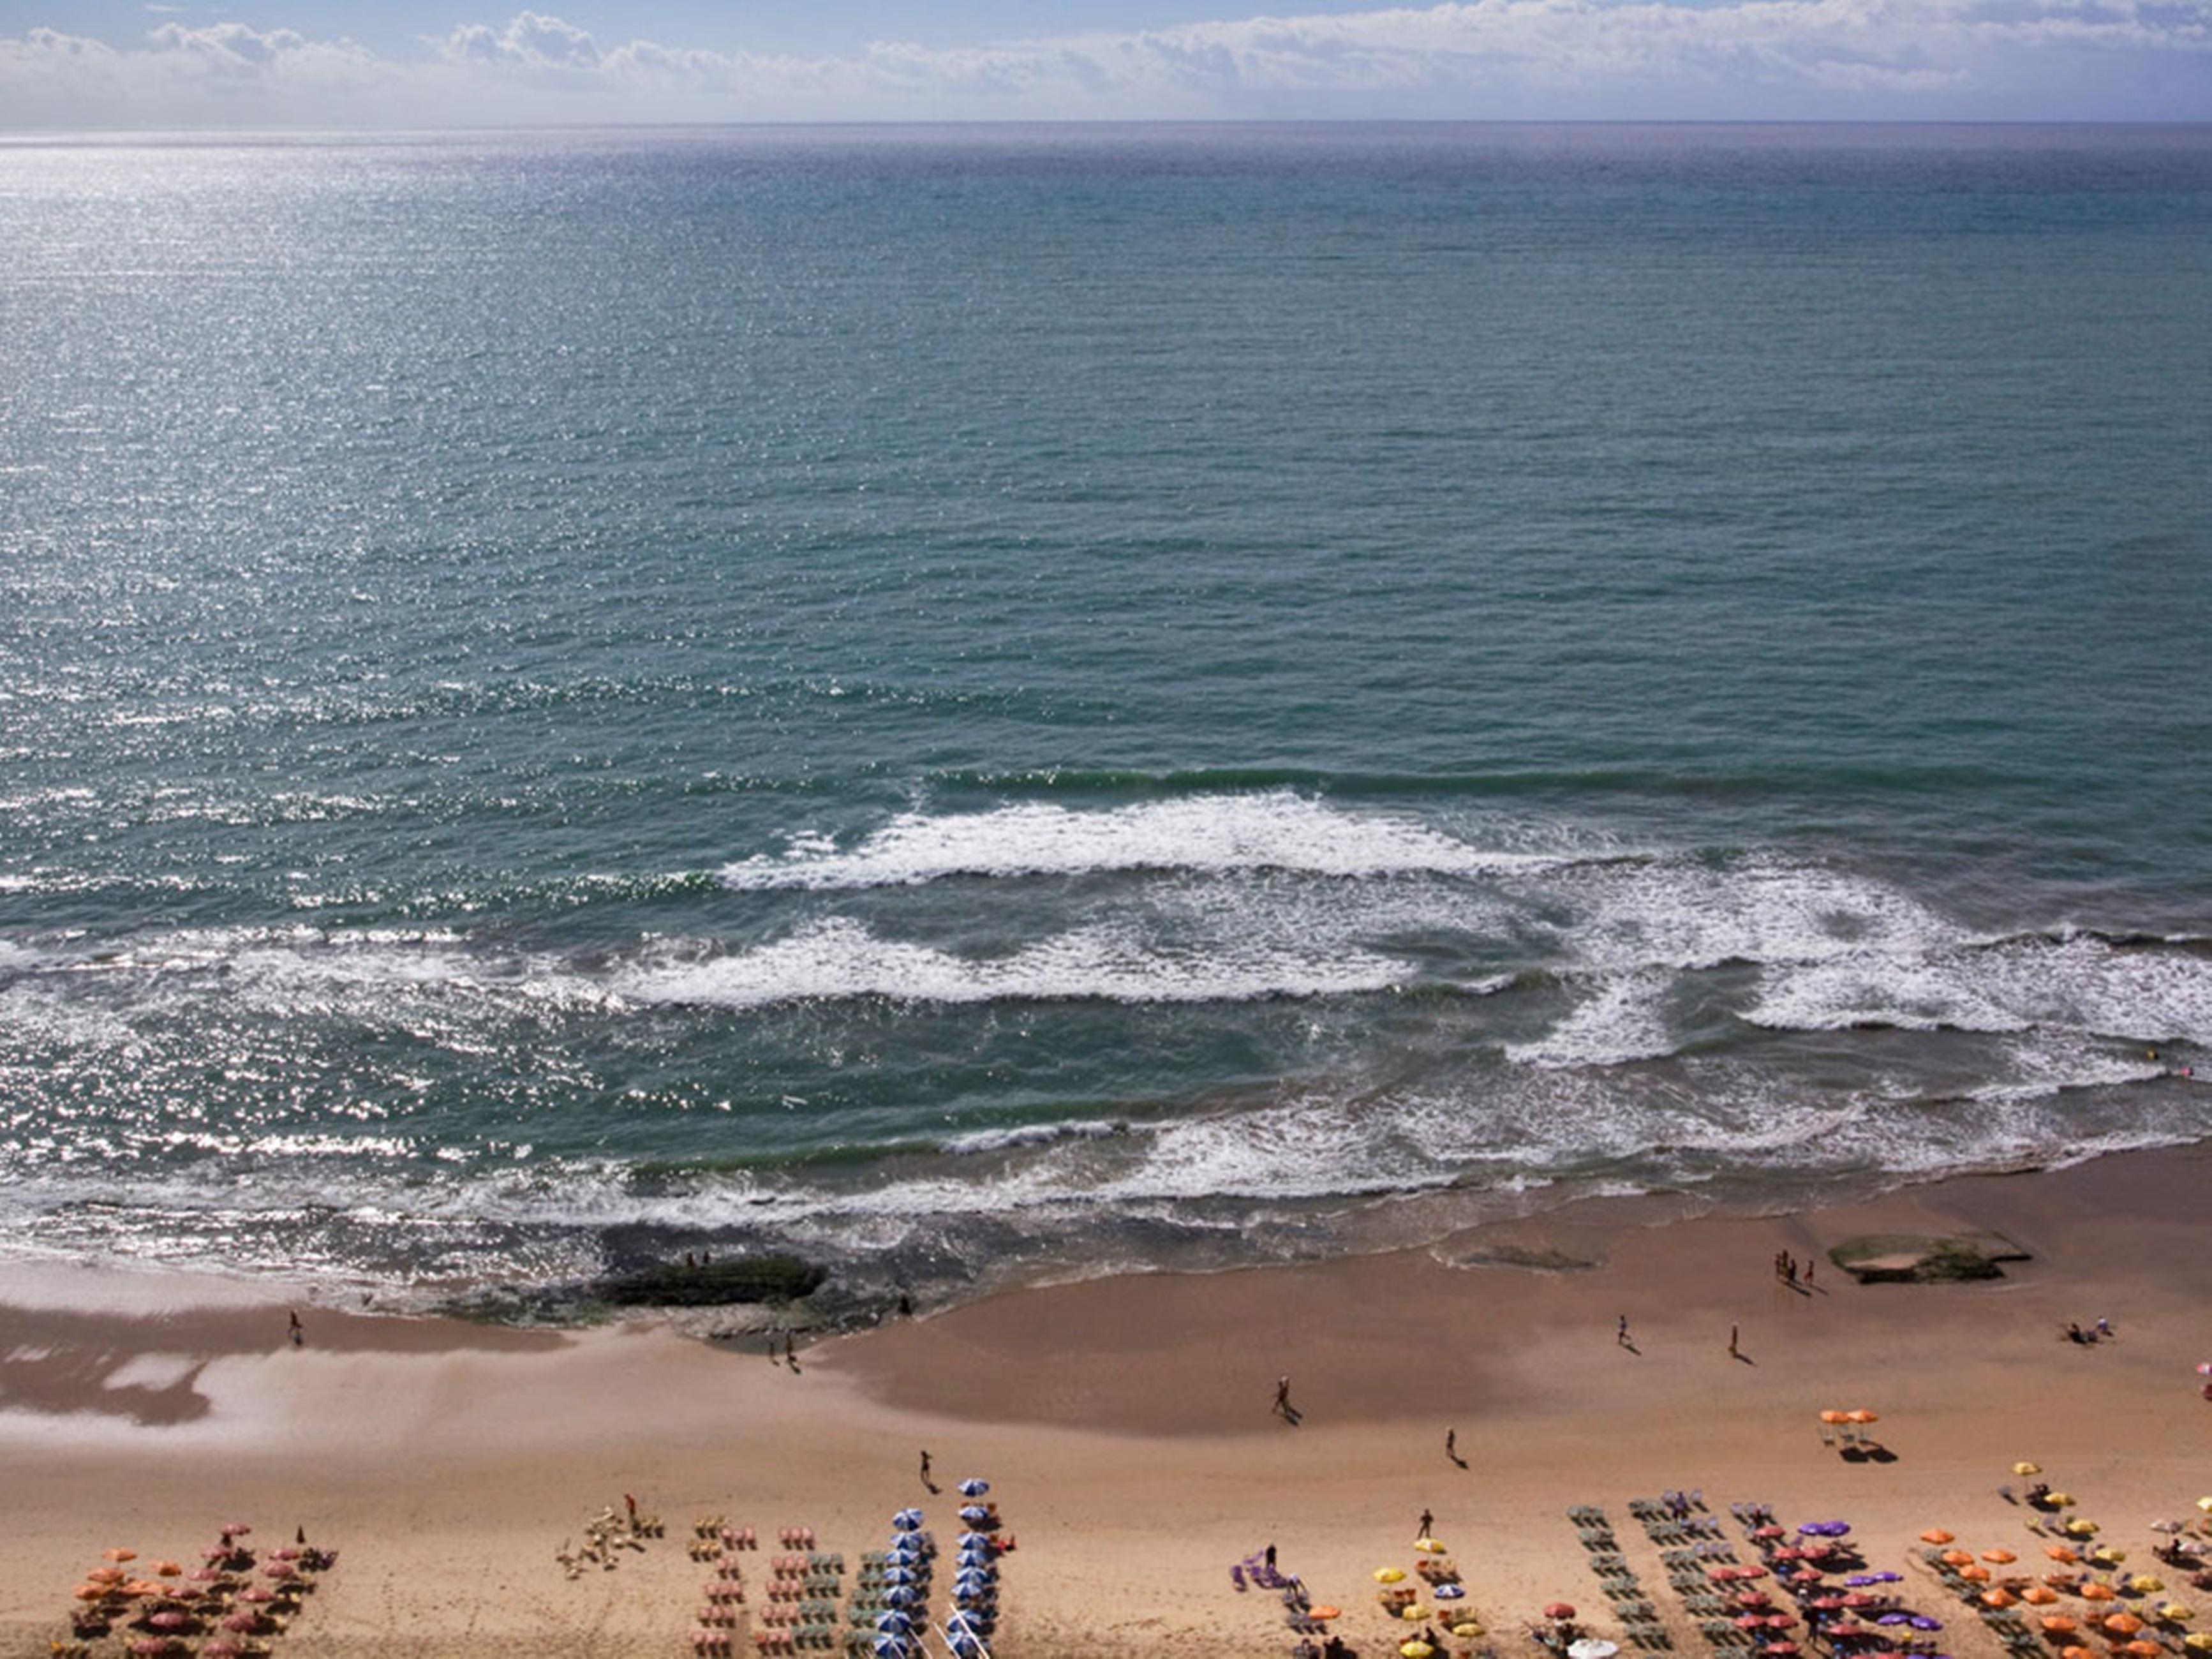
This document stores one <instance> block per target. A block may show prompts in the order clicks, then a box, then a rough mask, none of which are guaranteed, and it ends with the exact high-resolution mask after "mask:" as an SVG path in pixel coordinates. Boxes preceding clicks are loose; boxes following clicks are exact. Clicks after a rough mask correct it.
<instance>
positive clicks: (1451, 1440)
mask: <svg viewBox="0 0 2212 1659" xmlns="http://www.w3.org/2000/svg"><path fill="white" fill-rule="evenodd" d="M1444 1455H1445V1456H1446V1457H1449V1458H1450V1459H1451V1461H1452V1462H1455V1463H1456V1462H1459V1431H1458V1430H1457V1429H1446V1430H1445V1431H1444Z"/></svg>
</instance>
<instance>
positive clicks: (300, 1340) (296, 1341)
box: [285, 1312, 307, 1348]
mask: <svg viewBox="0 0 2212 1659" xmlns="http://www.w3.org/2000/svg"><path fill="white" fill-rule="evenodd" d="M285 1317H286V1318H287V1319H289V1320H290V1321H291V1322H292V1328H291V1329H290V1330H289V1332H287V1333H286V1334H287V1335H289V1337H290V1338H291V1339H292V1346H294V1347H295V1348H304V1347H305V1346H307V1332H306V1331H304V1330H302V1329H301V1328H300V1316H299V1315H298V1314H297V1313H296V1312H287V1313H286V1314H285Z"/></svg>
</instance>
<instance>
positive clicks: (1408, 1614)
mask: <svg viewBox="0 0 2212 1659" xmlns="http://www.w3.org/2000/svg"><path fill="white" fill-rule="evenodd" d="M1398 1616H1399V1617H1400V1618H1401V1619H1402V1620H1405V1621H1406V1622H1407V1624H1409V1625H1418V1624H1419V1623H1420V1622H1421V1620H1424V1619H1425V1618H1427V1617H1428V1616H1429V1615H1428V1614H1426V1613H1423V1612H1422V1611H1421V1609H1420V1607H1419V1605H1417V1604H1411V1605H1408V1606H1407V1608H1406V1610H1405V1612H1403V1613H1400V1614H1399V1615H1398Z"/></svg>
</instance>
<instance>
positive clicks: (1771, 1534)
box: [1751, 1522, 1790, 1538]
mask: <svg viewBox="0 0 2212 1659" xmlns="http://www.w3.org/2000/svg"><path fill="white" fill-rule="evenodd" d="M1751 1535H1752V1536H1753V1538H1787V1537H1788V1536H1789V1535H1790V1529H1789V1528H1786V1527H1778V1526H1775V1525H1774V1524H1772V1523H1771V1522H1769V1523H1768V1524H1767V1525H1765V1526H1763V1527H1758V1528H1753V1531H1752V1534H1751Z"/></svg>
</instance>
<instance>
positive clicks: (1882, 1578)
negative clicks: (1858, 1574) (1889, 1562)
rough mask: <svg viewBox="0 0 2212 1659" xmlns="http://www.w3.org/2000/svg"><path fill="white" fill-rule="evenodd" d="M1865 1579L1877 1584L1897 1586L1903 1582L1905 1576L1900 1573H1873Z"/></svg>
mask: <svg viewBox="0 0 2212 1659" xmlns="http://www.w3.org/2000/svg"><path fill="white" fill-rule="evenodd" d="M1867 1577H1869V1578H1871V1579H1873V1580H1874V1581H1875V1583H1877V1584H1897V1583H1903V1582H1904V1581H1905V1575H1904V1574H1903V1573H1901V1572H1887V1571H1885V1572H1873V1573H1869V1574H1868V1575H1867Z"/></svg>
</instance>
